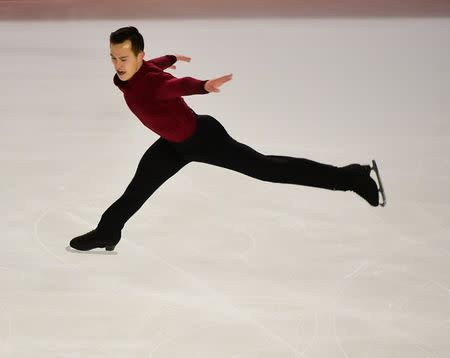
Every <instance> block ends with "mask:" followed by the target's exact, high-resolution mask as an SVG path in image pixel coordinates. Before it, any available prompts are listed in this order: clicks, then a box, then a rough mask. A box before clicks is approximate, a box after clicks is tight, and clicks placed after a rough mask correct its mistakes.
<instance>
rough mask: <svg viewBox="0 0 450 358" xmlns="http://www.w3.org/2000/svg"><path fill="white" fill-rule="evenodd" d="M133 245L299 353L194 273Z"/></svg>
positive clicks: (148, 250) (138, 251)
mask: <svg viewBox="0 0 450 358" xmlns="http://www.w3.org/2000/svg"><path fill="white" fill-rule="evenodd" d="M133 246H135V247H136V248H138V249H139V250H137V251H136V252H137V253H138V254H139V255H140V256H142V255H144V253H145V256H148V255H150V256H152V257H153V258H154V259H156V260H157V261H160V262H161V263H163V264H164V265H166V266H168V267H169V268H171V269H172V270H173V271H175V272H177V273H179V274H180V275H182V276H184V277H185V278H187V279H188V280H189V281H193V282H195V283H196V285H197V286H200V287H201V288H202V289H203V290H205V291H207V293H208V295H209V296H210V297H213V298H214V299H216V300H217V301H218V302H220V303H222V304H224V305H225V306H227V307H228V308H229V310H230V311H234V313H235V314H237V317H238V318H240V319H242V318H245V320H246V321H247V323H249V324H251V325H252V326H254V327H256V328H259V329H260V330H262V331H264V332H265V333H266V335H268V336H269V337H270V338H272V339H273V340H275V341H277V342H278V343H279V344H281V345H283V346H285V348H288V349H289V350H290V351H292V352H293V353H295V354H300V353H301V352H299V351H298V350H297V348H295V347H294V346H293V345H292V344H290V343H289V342H288V341H286V340H285V339H283V338H282V337H280V336H279V335H277V334H276V333H274V332H272V331H271V330H270V329H268V328H267V327H266V326H265V325H263V324H262V323H260V322H259V321H257V320H256V319H254V318H252V317H250V316H249V315H248V314H246V313H245V312H242V311H241V310H239V309H238V308H237V307H236V306H234V305H233V304H232V303H230V302H229V301H228V300H227V299H226V297H225V296H224V295H223V294H222V295H221V294H219V293H217V292H216V291H215V290H213V289H212V288H211V287H209V286H208V285H207V284H205V283H204V282H202V281H201V280H200V279H198V278H197V277H196V276H195V275H193V274H191V273H189V272H187V271H185V270H184V269H182V268H180V267H178V266H176V265H174V264H172V263H170V262H169V261H167V260H166V259H164V258H163V257H162V256H160V255H158V254H156V253H155V252H154V251H153V250H152V249H151V248H148V247H143V246H140V245H137V244H133Z"/></svg>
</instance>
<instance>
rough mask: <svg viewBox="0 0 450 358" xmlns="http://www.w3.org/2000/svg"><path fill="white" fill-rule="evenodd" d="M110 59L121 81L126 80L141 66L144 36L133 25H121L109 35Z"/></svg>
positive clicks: (143, 53) (143, 54)
mask: <svg viewBox="0 0 450 358" xmlns="http://www.w3.org/2000/svg"><path fill="white" fill-rule="evenodd" d="M109 48H110V52H111V61H112V63H113V65H114V68H115V70H116V73H117V75H118V76H119V78H120V79H121V80H122V81H128V80H129V79H130V78H131V77H133V76H134V74H135V73H136V72H137V71H138V70H139V68H140V67H141V66H142V61H143V59H144V56H145V52H144V38H143V37H142V35H141V34H140V33H139V31H138V30H137V29H136V28H135V27H133V26H128V27H122V28H120V29H118V30H116V31H114V32H112V33H111V35H110V36H109Z"/></svg>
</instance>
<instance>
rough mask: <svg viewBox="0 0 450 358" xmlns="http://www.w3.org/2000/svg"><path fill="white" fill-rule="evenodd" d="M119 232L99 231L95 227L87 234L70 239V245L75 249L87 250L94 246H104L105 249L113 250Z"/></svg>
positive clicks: (117, 240) (118, 237)
mask: <svg viewBox="0 0 450 358" xmlns="http://www.w3.org/2000/svg"><path fill="white" fill-rule="evenodd" d="M120 237H121V234H120V232H119V233H114V234H105V233H100V232H98V231H97V230H96V229H94V230H92V231H90V232H88V233H87V234H84V235H81V236H77V237H76V238H74V239H72V240H71V241H70V246H71V247H72V248H74V249H76V250H80V251H88V250H92V249H95V248H105V249H106V251H113V250H114V248H115V247H116V245H117V243H118V242H119V241H120Z"/></svg>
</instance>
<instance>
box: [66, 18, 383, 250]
mask: <svg viewBox="0 0 450 358" xmlns="http://www.w3.org/2000/svg"><path fill="white" fill-rule="evenodd" d="M110 55H111V60H112V63H113V65H114V69H115V71H116V73H115V74H114V78H113V82H114V84H115V85H116V86H117V87H118V88H119V89H120V90H121V91H122V92H123V94H124V98H125V101H126V103H127V105H128V107H129V108H130V110H131V111H132V112H133V113H134V114H135V115H136V116H137V117H138V118H139V120H140V121H141V122H142V123H143V124H144V125H145V126H147V127H148V128H149V129H151V130H152V131H154V132H155V133H157V134H158V135H159V136H160V138H159V139H157V140H156V141H155V142H154V143H153V144H152V145H151V146H150V147H149V148H148V149H147V151H146V152H145V153H144V155H143V156H142V158H141V160H140V162H139V164H138V167H137V169H136V172H135V175H134V177H133V179H132V180H131V182H130V184H129V185H128V187H127V188H126V190H125V192H124V193H123V194H122V196H121V197H120V198H119V199H118V200H117V201H115V202H114V203H113V204H112V205H111V206H110V207H109V208H108V209H107V210H106V211H105V212H104V213H103V215H102V216H101V219H100V221H99V223H98V225H97V227H96V228H95V229H94V230H92V231H90V232H88V233H86V234H84V235H81V236H78V237H76V238H74V239H72V240H71V241H70V246H71V247H72V248H74V249H77V250H82V251H86V250H91V249H94V248H105V249H106V250H108V251H111V250H114V248H115V246H116V245H117V243H118V242H119V241H120V238H121V230H122V228H123V227H124V225H125V223H126V222H127V220H128V219H130V217H131V216H132V215H133V214H134V213H135V212H136V211H137V210H138V209H139V208H140V207H141V206H142V205H143V204H144V203H145V201H146V200H147V199H148V198H149V197H150V196H151V195H152V194H153V193H154V192H155V191H156V190H157V189H158V188H159V187H160V186H161V185H162V184H163V183H164V182H165V181H166V180H168V179H169V178H170V177H172V176H173V175H174V174H175V173H177V172H178V171H179V170H180V169H181V168H183V167H184V166H185V165H186V164H188V163H190V162H202V163H207V164H212V165H216V166H219V167H223V168H227V169H230V170H234V171H237V172H239V173H242V174H245V175H247V176H250V177H253V178H256V179H259V180H263V181H267V182H273V183H288V184H297V185H304V186H310V187H316V188H323V189H328V190H339V191H353V192H355V193H356V194H358V195H359V196H360V197H362V198H363V199H364V200H366V201H367V202H368V203H369V204H370V205H372V206H378V205H380V202H379V193H381V194H382V197H383V202H382V203H381V205H382V206H384V204H385V202H386V201H385V198H384V191H383V189H382V184H381V180H380V177H379V173H378V170H377V168H376V163H375V162H374V161H373V162H372V163H373V167H370V166H369V165H360V164H351V165H347V166H344V167H336V166H332V165H327V164H321V163H317V162H314V161H312V160H308V159H302V158H294V157H288V156H279V155H264V154H261V153H259V152H257V151H255V150H254V149H252V148H251V147H249V146H247V145H245V144H243V143H240V142H238V141H236V140H235V139H233V138H232V137H231V136H230V135H229V134H228V133H227V131H226V130H225V128H224V127H223V126H222V124H221V123H220V122H219V121H218V120H217V119H215V118H214V117H212V116H210V115H207V114H196V113H195V112H194V111H193V110H192V109H191V108H190V107H189V106H188V105H187V104H186V102H185V101H184V100H183V96H190V95H196V94H207V93H211V92H220V87H221V86H222V85H223V84H224V83H226V82H228V81H230V80H231V79H232V74H227V75H225V76H222V77H218V78H214V79H210V80H198V79H195V78H192V77H183V78H176V77H174V76H172V75H171V74H169V73H167V72H164V70H165V69H167V68H175V66H174V63H176V62H177V61H186V62H189V61H190V60H191V58H189V57H187V56H183V55H176V56H175V55H166V56H162V57H158V58H154V59H152V60H148V61H146V60H144V56H145V52H144V39H143V37H142V35H141V34H140V33H139V31H138V30H137V29H136V28H135V27H132V26H129V27H123V28H120V29H118V30H117V31H114V32H112V33H111V34H110ZM371 170H374V171H375V172H376V174H377V178H378V183H379V185H380V188H378V186H377V183H376V182H375V180H373V179H372V177H371V176H370V172H371Z"/></svg>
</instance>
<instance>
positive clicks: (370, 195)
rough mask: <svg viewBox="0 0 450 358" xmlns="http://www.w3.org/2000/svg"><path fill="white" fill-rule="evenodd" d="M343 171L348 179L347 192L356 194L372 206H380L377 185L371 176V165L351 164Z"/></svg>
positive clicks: (343, 168)
mask: <svg viewBox="0 0 450 358" xmlns="http://www.w3.org/2000/svg"><path fill="white" fill-rule="evenodd" d="M341 170H342V172H343V173H344V175H345V177H346V178H347V183H348V189H347V190H351V191H353V192H355V193H356V194H358V195H359V196H360V197H362V198H363V199H364V200H366V201H367V202H368V203H369V204H370V205H372V206H378V205H379V197H378V192H379V190H378V186H377V183H376V182H375V180H373V179H372V177H371V176H370V171H371V168H370V166H369V165H359V164H351V165H347V166H345V167H342V168H341Z"/></svg>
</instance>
